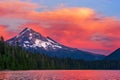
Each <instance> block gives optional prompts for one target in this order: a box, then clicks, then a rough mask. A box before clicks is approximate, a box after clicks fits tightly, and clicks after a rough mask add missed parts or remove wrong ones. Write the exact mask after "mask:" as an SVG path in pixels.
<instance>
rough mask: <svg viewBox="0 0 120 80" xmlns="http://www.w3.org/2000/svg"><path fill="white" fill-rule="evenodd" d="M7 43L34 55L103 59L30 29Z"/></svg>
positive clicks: (26, 29)
mask: <svg viewBox="0 0 120 80" xmlns="http://www.w3.org/2000/svg"><path fill="white" fill-rule="evenodd" d="M6 43H8V44H10V45H12V46H20V47H22V48H23V49H25V50H28V51H31V52H34V53H43V54H47V55H49V56H56V57H60V58H73V59H84V60H96V59H101V58H103V56H102V55H94V54H92V53H89V52H86V51H81V50H79V49H76V48H71V47H67V46H64V45H62V44H60V43H58V42H56V41H54V40H53V39H52V38H50V37H44V36H42V35H41V34H40V33H38V32H36V31H34V30H32V29H30V28H25V29H24V30H23V31H21V32H20V33H19V34H18V35H17V36H15V37H13V38H11V39H9V40H7V41H6Z"/></svg>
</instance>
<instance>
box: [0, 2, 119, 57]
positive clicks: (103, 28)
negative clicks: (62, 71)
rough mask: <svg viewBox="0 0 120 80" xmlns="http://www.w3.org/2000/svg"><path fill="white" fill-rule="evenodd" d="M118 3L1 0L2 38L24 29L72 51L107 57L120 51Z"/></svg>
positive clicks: (0, 23)
mask: <svg viewBox="0 0 120 80" xmlns="http://www.w3.org/2000/svg"><path fill="white" fill-rule="evenodd" d="M119 3H120V1H118V0H97V1H96V0H0V35H2V36H4V37H5V40H7V39H9V38H11V37H13V36H15V35H17V34H18V33H19V32H20V31H21V30H22V29H24V28H25V27H29V28H32V29H34V30H35V31H37V32H39V33H41V34H42V35H44V36H49V37H51V38H53V39H54V40H56V41H58V42H60V43H62V44H64V45H66V46H70V47H74V48H78V49H81V50H86V51H90V52H94V53H100V54H105V55H108V54H110V53H111V52H112V51H114V50H115V49H117V48H120V5H119Z"/></svg>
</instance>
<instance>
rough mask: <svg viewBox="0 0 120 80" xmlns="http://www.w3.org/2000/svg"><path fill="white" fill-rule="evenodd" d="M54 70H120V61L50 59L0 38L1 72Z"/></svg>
mask: <svg viewBox="0 0 120 80" xmlns="http://www.w3.org/2000/svg"><path fill="white" fill-rule="evenodd" d="M52 69H57V70H61V69H65V70H71V69H72V70H73V69H82V70H88V69H95V70H100V69H104V70H107V69H120V61H108V60H101V61H84V60H75V59H70V58H64V59H63V58H57V57H50V56H48V55H45V54H42V53H41V54H39V53H34V52H29V51H26V50H24V49H22V48H21V47H19V46H10V45H8V44H6V43H5V42H4V38H3V37H0V70H52Z"/></svg>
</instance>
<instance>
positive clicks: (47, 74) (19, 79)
mask: <svg viewBox="0 0 120 80" xmlns="http://www.w3.org/2000/svg"><path fill="white" fill-rule="evenodd" d="M0 80H120V71H119V70H30V71H0Z"/></svg>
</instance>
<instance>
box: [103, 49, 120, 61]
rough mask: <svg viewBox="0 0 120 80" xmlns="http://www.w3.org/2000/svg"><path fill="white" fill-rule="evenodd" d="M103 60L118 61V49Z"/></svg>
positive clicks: (119, 54)
mask: <svg viewBox="0 0 120 80" xmlns="http://www.w3.org/2000/svg"><path fill="white" fill-rule="evenodd" d="M105 60H120V48H118V49H117V50H115V51H114V52H112V53H111V54H110V55H108V56H107V57H105Z"/></svg>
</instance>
